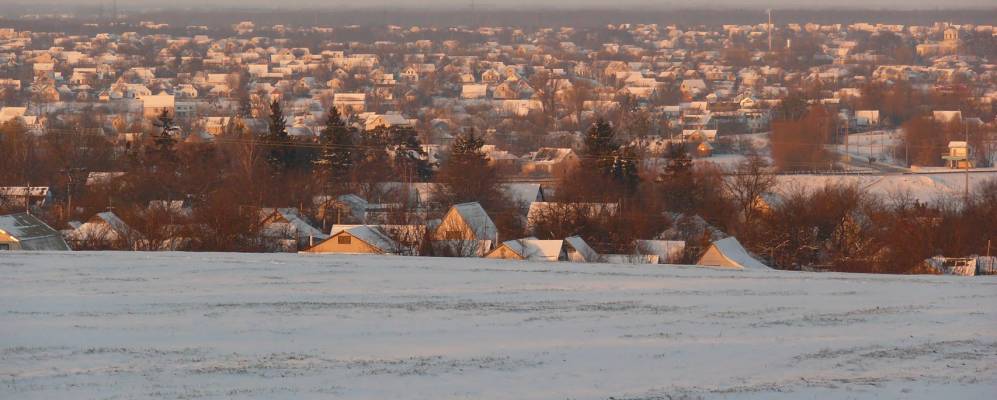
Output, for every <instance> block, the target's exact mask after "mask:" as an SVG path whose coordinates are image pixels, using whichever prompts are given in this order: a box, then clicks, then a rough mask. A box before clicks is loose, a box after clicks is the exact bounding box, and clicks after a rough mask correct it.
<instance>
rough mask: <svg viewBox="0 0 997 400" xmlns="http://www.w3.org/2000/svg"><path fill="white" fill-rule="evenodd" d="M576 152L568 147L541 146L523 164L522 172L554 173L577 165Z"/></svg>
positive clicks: (562, 171) (578, 160) (565, 170)
mask: <svg viewBox="0 0 997 400" xmlns="http://www.w3.org/2000/svg"><path fill="white" fill-rule="evenodd" d="M579 162H580V159H579V158H578V154H576V153H575V151H574V150H572V149H570V148H556V147H541V148H540V149H538V150H537V151H536V152H534V153H532V154H531V155H530V156H529V158H528V159H527V160H526V162H525V163H524V164H523V173H526V174H531V173H542V174H548V175H554V174H559V173H564V172H567V171H568V170H570V169H572V168H574V167H576V166H578V164H579Z"/></svg>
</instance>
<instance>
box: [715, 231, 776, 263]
mask: <svg viewBox="0 0 997 400" xmlns="http://www.w3.org/2000/svg"><path fill="white" fill-rule="evenodd" d="M712 247H713V248H715V249H717V251H718V252H719V253H720V255H721V256H723V257H724V258H726V259H727V260H728V261H730V262H732V263H734V264H735V265H738V266H740V267H741V269H758V270H767V269H771V268H769V266H768V265H765V264H762V263H761V262H760V261H758V260H756V259H755V258H754V257H752V256H751V254H748V250H745V248H744V246H741V243H740V242H738V241H737V239H736V238H734V237H733V236H731V237H728V238H725V239H720V240H717V241H716V242H713V244H712Z"/></svg>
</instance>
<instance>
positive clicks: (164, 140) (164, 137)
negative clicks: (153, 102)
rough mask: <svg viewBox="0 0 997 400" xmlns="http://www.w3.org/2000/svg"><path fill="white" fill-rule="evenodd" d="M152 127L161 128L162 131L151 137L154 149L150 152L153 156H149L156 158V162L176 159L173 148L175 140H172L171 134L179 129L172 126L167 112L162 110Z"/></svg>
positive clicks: (171, 118)
mask: <svg viewBox="0 0 997 400" xmlns="http://www.w3.org/2000/svg"><path fill="white" fill-rule="evenodd" d="M153 125H155V126H156V127H159V128H162V130H160V132H159V133H158V134H155V135H153V137H152V141H153V144H154V145H155V149H154V150H152V151H151V153H154V154H150V156H152V157H154V158H156V161H172V160H174V159H175V158H176V149H175V148H174V147H175V146H176V144H177V140H176V139H174V138H173V133H175V132H176V131H177V130H178V129H179V128H177V126H176V125H174V124H173V117H171V116H170V113H169V111H166V110H163V112H162V113H160V114H159V118H158V120H157V121H156V122H155V123H153Z"/></svg>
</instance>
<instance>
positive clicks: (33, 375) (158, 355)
mask: <svg viewBox="0 0 997 400" xmlns="http://www.w3.org/2000/svg"><path fill="white" fill-rule="evenodd" d="M0 268H2V273H3V276H4V279H2V280H0V398H5V399H6V398H10V399H15V398H16V399H52V398H78V399H90V398H143V399H145V398H151V399H177V398H184V399H195V398H196V399H229V398H240V399H292V398H293V399H325V398H337V399H384V398H405V399H454V398H462V399H467V398H487V399H606V398H609V397H613V398H618V399H619V398H628V399H667V398H706V399H734V398H737V399H743V398H749V399H752V398H753V399H799V398H821V399H846V398H847V399H867V398H905V399H936V398H989V397H991V396H992V395H993V393H994V391H995V390H997V324H995V322H997V310H995V306H994V305H995V304H997V301H995V300H997V289H995V288H997V278H994V277H958V276H886V275H863V274H852V275H849V274H836V273H824V274H820V273H800V272H785V271H769V272H764V273H762V272H756V271H730V270H713V269H704V268H693V267H676V266H660V265H605V264H592V263H590V264H573V263H528V262H510V261H502V260H483V259H440V258H406V257H390V256H314V255H312V256H301V255H297V254H219V253H166V252H163V253H116V252H73V253H65V252H63V253H57V252H50V253H13V252H12V253H8V254H3V255H2V256H0Z"/></svg>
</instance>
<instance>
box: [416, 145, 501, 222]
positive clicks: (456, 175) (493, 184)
mask: <svg viewBox="0 0 997 400" xmlns="http://www.w3.org/2000/svg"><path fill="white" fill-rule="evenodd" d="M484 145H485V141H484V140H483V139H482V138H480V137H478V136H477V135H475V134H474V131H473V130H472V131H470V132H469V133H467V134H462V135H459V136H457V138H456V139H454V142H453V144H451V145H450V155H449V157H448V158H447V161H446V163H444V164H443V166H442V167H441V168H440V172H439V175H438V182H439V183H441V185H440V187H439V190H438V192H437V193H435V194H434V197H436V201H437V202H439V203H441V204H455V203H464V202H470V201H476V202H479V203H481V204H482V205H483V206H485V208H487V209H492V210H495V209H500V208H503V207H508V206H509V202H508V201H507V199H506V198H505V195H504V194H503V193H502V190H501V187H500V186H499V185H500V184H499V183H498V172H497V171H496V170H495V168H494V167H492V166H491V165H489V164H488V157H487V156H486V155H485V153H483V152H482V151H481V147H482V146H484Z"/></svg>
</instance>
